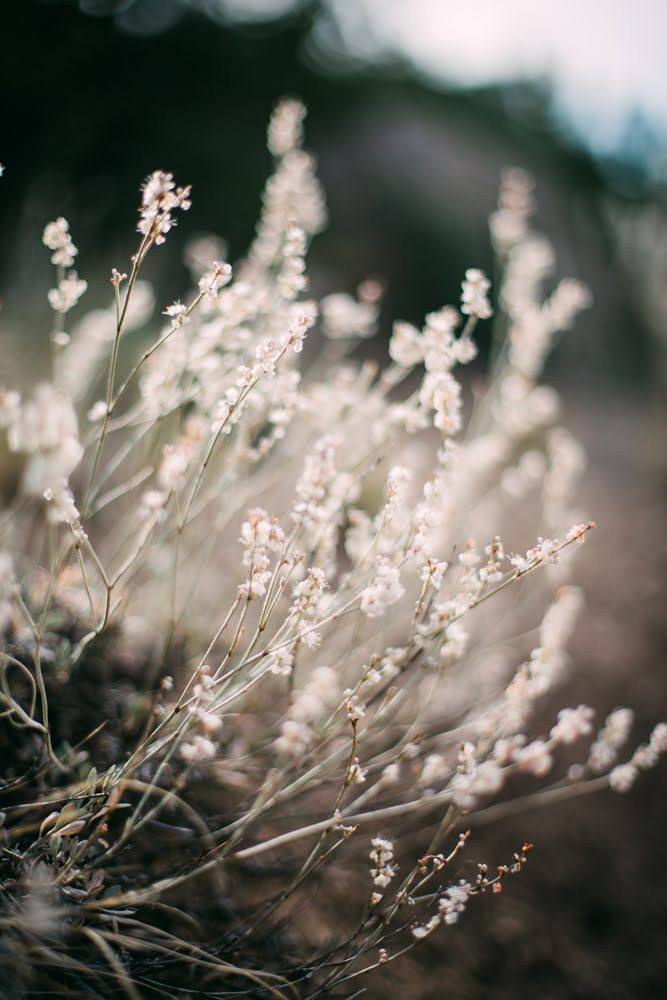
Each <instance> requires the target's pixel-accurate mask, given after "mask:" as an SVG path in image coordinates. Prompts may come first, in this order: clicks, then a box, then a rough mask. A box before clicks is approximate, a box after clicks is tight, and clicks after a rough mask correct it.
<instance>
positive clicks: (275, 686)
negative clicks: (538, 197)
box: [0, 101, 667, 998]
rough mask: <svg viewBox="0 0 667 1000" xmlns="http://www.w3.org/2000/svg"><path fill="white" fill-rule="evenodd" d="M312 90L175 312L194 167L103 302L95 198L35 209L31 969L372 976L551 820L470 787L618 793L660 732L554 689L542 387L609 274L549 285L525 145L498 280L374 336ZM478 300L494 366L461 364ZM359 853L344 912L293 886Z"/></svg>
mask: <svg viewBox="0 0 667 1000" xmlns="http://www.w3.org/2000/svg"><path fill="white" fill-rule="evenodd" d="M304 114H305V113H304V109H303V108H302V107H301V105H300V104H298V103H296V102H294V101H284V102H282V103H281V104H280V105H279V106H278V108H277V110H276V111H275V113H274V115H273V117H272V119H271V123H270V126H269V149H270V151H271V153H272V154H273V156H274V158H275V172H274V173H273V175H272V176H271V178H270V180H269V181H268V183H267V185H266V188H265V191H264V197H263V207H262V213H261V217H260V221H259V224H258V227H257V232H256V236H255V239H254V241H253V243H252V246H251V247H250V250H249V252H248V254H247V256H246V258H245V260H243V261H242V262H240V263H239V264H237V265H235V267H234V269H233V270H232V267H231V266H230V265H229V264H228V263H226V262H224V261H222V260H215V259H211V258H212V257H213V256H214V255H215V253H216V248H217V247H218V246H219V242H218V241H217V240H215V239H214V238H213V237H207V238H202V239H199V240H196V241H193V242H191V243H190V244H188V247H187V253H186V260H187V262H188V264H189V266H190V268H191V271H192V273H193V284H194V291H193V292H192V293H191V294H190V295H189V296H188V297H187V298H186V299H185V301H183V302H182V301H180V300H177V301H174V302H173V303H172V304H170V305H166V306H165V308H164V309H163V310H162V317H163V318H164V320H163V322H161V323H160V325H159V327H155V326H154V324H153V323H152V321H151V315H152V311H153V292H152V290H151V288H150V286H149V285H148V284H147V283H146V282H145V281H144V280H143V278H142V276H141V275H142V267H143V264H144V261H145V260H146V257H147V255H148V254H149V253H153V252H154V251H155V248H156V247H158V246H159V245H160V244H161V243H163V242H164V241H165V239H166V238H167V236H168V234H169V233H170V231H171V229H172V228H173V227H174V226H175V225H176V223H177V222H178V221H181V218H182V213H183V212H185V211H186V210H187V209H188V208H189V206H190V189H189V187H176V185H175V182H174V179H173V177H172V176H171V174H168V173H163V172H159V171H158V172H155V173H154V174H152V175H151V176H150V177H149V178H148V179H147V181H146V182H145V184H144V186H143V189H142V196H141V204H140V208H139V222H138V226H137V229H138V232H139V234H140V239H139V243H138V247H137V250H136V252H135V253H134V255H133V256H132V257H131V259H130V261H129V264H128V265H127V272H126V273H125V272H121V271H118V270H117V269H115V268H114V269H113V271H112V274H111V286H112V291H113V303H112V305H111V306H110V307H109V308H108V309H98V310H95V311H93V312H91V313H88V314H87V315H85V316H84V317H83V318H82V319H79V320H78V321H77V320H75V319H74V318H73V317H74V313H73V310H74V309H75V307H77V305H78V303H79V302H80V300H81V297H82V296H83V295H84V294H85V292H86V288H87V286H86V282H85V281H84V280H82V279H81V278H79V277H78V275H77V273H76V272H75V271H74V270H73V265H74V262H75V259H76V257H77V249H76V246H75V245H74V242H73V237H72V234H71V232H70V228H69V225H68V223H67V222H66V220H65V219H62V218H60V219H57V220H56V221H55V222H51V223H49V224H48V225H46V227H45V230H44V244H45V246H46V247H47V248H48V249H49V250H50V251H52V256H51V261H52V263H53V265H54V267H55V269H56V274H55V282H54V288H53V289H52V290H51V291H49V292H48V302H49V304H50V306H51V309H52V310H53V332H52V335H51V338H50V341H51V356H52V358H51V360H52V378H51V380H50V381H49V382H48V383H43V384H39V385H37V386H35V387H34V388H33V389H31V390H28V391H27V392H26V394H25V395H20V394H19V393H18V392H17V391H15V390H14V389H9V388H6V389H2V390H0V427H1V428H2V429H3V430H2V433H3V434H4V435H6V443H7V448H8V449H9V452H10V453H12V454H13V455H15V456H16V459H17V461H19V462H20V485H19V487H18V488H17V491H16V496H15V497H14V498H13V499H12V500H11V502H10V503H9V505H8V506H7V509H6V510H5V511H4V513H3V515H2V521H1V525H0V530H1V532H2V534H1V535H0V633H1V636H2V652H1V654H0V708H1V709H2V712H1V720H0V724H1V727H2V728H1V729H0V749H1V750H2V766H3V784H2V786H0V794H1V795H2V809H3V812H2V824H1V829H0V835H1V837H2V847H3V851H2V856H1V858H0V877H1V881H0V907H1V908H0V926H2V929H3V936H2V944H0V956H1V959H2V963H3V965H5V966H6V967H7V968H8V969H9V970H10V975H11V976H12V977H13V979H14V981H15V982H16V983H17V991H18V992H20V991H21V990H24V991H25V992H26V994H29V995H31V996H38V995H46V993H47V992H52V990H53V989H54V988H56V989H58V990H59V991H63V994H65V993H70V994H71V995H73V996H74V995H76V996H79V995H86V996H92V995H96V996H115V995H118V994H119V991H120V992H121V993H123V994H125V995H127V996H129V997H132V998H136V997H140V996H144V995H146V996H148V995H152V993H153V992H158V993H159V992H166V995H171V993H170V990H171V989H177V990H179V991H182V990H186V991H187V992H188V995H207V996H228V995H236V993H237V992H238V991H245V992H250V993H251V994H253V995H257V996H268V995H274V996H289V995H307V996H320V995H324V994H326V993H329V992H331V991H334V990H336V991H339V990H340V989H344V990H345V991H346V995H348V994H347V991H348V990H350V989H351V990H352V991H354V990H356V988H357V983H358V980H359V977H361V976H362V975H363V974H365V973H367V972H369V971H370V970H372V969H374V968H375V967H376V966H377V965H379V964H385V963H387V962H390V961H392V960H393V959H394V958H396V957H397V956H399V955H401V954H403V953H404V952H405V951H406V950H408V949H409V948H412V947H415V946H417V945H418V943H419V941H420V940H421V939H423V938H424V937H426V936H427V935H428V934H431V933H433V932H435V931H436V929H437V931H438V933H444V932H445V931H446V930H447V927H448V926H449V925H452V924H455V923H456V922H457V921H459V919H460V918H461V915H462V914H463V913H464V911H465V910H466V907H468V906H469V905H473V902H474V897H477V896H479V895H484V894H486V893H489V894H493V893H497V892H500V891H501V889H502V887H503V883H504V882H505V880H506V879H507V878H508V877H509V876H510V875H512V874H515V873H518V872H519V871H520V870H521V869H522V867H523V866H524V864H525V863H526V861H527V858H528V855H529V853H530V850H531V846H532V845H529V844H524V845H523V846H522V847H520V848H519V849H518V850H517V852H516V853H515V854H514V856H513V857H512V858H510V859H506V863H505V862H503V863H501V864H498V863H497V862H498V859H496V861H495V863H494V865H493V867H492V868H489V867H487V865H486V864H484V863H480V864H476V865H473V870H472V872H470V871H469V870H468V869H469V867H470V864H471V862H468V861H466V860H465V859H466V856H467V854H468V853H469V852H470V847H469V845H468V840H469V837H470V833H471V831H474V828H475V825H476V823H477V822H478V821H479V820H480V818H482V817H483V818H484V819H489V818H492V817H494V816H496V815H498V816H500V815H505V814H506V813H514V812H520V811H521V809H522V808H524V807H529V806H530V807H532V806H536V805H542V804H546V803H549V802H558V801H560V800H561V799H564V798H567V797H568V796H571V795H580V794H583V793H586V792H592V791H595V790H598V789H602V788H605V787H611V788H612V789H613V790H615V791H617V792H627V791H628V790H629V789H630V788H631V787H632V785H633V783H634V781H635V779H636V777H637V775H638V773H639V771H641V770H643V769H646V768H649V767H652V766H653V765H654V764H655V763H656V761H657V758H658V756H659V754H661V753H662V752H664V751H665V750H666V749H667V726H665V725H664V724H662V725H658V726H657V727H656V728H655V729H654V730H653V733H652V734H651V736H650V738H649V741H648V743H647V744H645V745H642V746H640V747H639V748H638V749H636V750H634V752H632V753H630V752H628V751H627V750H625V745H626V743H627V741H628V739H629V737H630V733H631V729H632V724H633V718H632V712H631V710H630V709H628V708H619V709H617V710H616V711H614V712H612V714H611V715H610V716H609V717H608V718H607V720H606V721H605V722H604V723H603V724H602V727H601V728H600V726H599V724H597V725H596V723H595V719H594V712H593V709H591V708H589V707H588V706H585V705H579V706H576V707H566V708H563V709H562V710H561V711H560V712H559V713H558V716H557V718H556V719H555V720H554V721H553V725H552V726H551V727H550V728H549V727H547V730H546V731H539V730H537V729H536V726H535V723H534V722H533V721H532V716H533V710H534V708H535V706H536V705H537V704H538V703H539V702H540V700H541V699H544V697H545V695H546V694H547V693H549V692H551V691H553V690H554V688H556V687H557V686H559V685H562V684H563V683H564V682H565V681H566V680H567V675H568V669H569V661H568V656H567V653H566V645H567V641H568V639H569V636H570V634H571V632H572V630H573V628H574V625H575V620H576V618H577V615H578V613H579V610H580V607H581V595H580V593H579V591H578V589H577V588H576V587H574V586H572V585H571V584H569V583H568V582H567V581H568V574H569V572H570V569H571V564H572V557H573V555H574V553H575V551H576V550H578V549H579V547H580V546H581V544H582V543H583V542H584V541H585V539H586V536H587V534H588V532H589V531H590V530H591V529H592V527H593V524H592V523H591V522H590V521H588V520H587V518H586V517H584V516H582V514H581V513H580V512H578V511H577V510H576V508H575V507H574V502H575V501H574V494H575V489H576V484H577V479H578V477H579V475H580V473H581V471H582V469H583V465H584V456H583V453H582V450H581V448H580V446H579V445H578V444H577V442H576V441H575V440H574V439H573V438H572V437H571V436H570V435H569V433H568V432H567V431H566V430H565V429H564V428H563V427H561V426H560V425H559V404H558V398H557V396H556V393H555V392H554V391H553V390H552V389H550V388H547V387H545V386H541V385H539V384H538V378H539V374H540V371H541V369H542V366H543V363H544V360H545V357H546V355H547V353H548V351H549V349H550V347H551V345H552V343H553V341H554V338H555V337H556V335H557V334H558V333H559V332H560V331H563V330H566V329H568V328H569V327H570V326H571V325H572V323H573V321H574V319H575V317H576V315H577V313H578V312H579V311H580V310H581V309H582V308H584V307H585V306H587V305H588V304H589V297H588V293H587V292H586V290H585V289H584V288H583V286H582V285H580V284H579V283H578V282H577V281H574V280H571V279H566V280H563V281H561V282H560V283H559V284H557V285H556V287H555V288H554V290H553V291H551V293H550V294H549V295H547V296H545V294H544V293H543V291H542V289H543V286H544V284H545V281H546V279H547V277H548V276H549V275H550V274H551V272H552V271H553V268H554V255H553V250H552V247H551V245H550V244H549V243H548V241H547V240H546V239H545V238H544V237H542V236H541V235H539V234H538V233H536V232H535V231H534V229H533V228H532V217H533V213H534V203H533V194H532V185H531V182H530V179H529V178H528V176H527V175H525V174H524V173H523V172H522V171H519V170H511V171H507V172H506V173H505V174H504V175H503V179H502V185H501V190H500V201H499V207H498V209H497V211H495V212H494V213H493V215H492V217H491V238H492V242H493V246H494V249H495V251H496V256H497V262H498V271H499V273H500V274H501V276H502V277H501V283H500V291H499V294H498V304H497V306H496V315H495V316H494V308H493V307H492V301H491V287H490V282H489V280H488V278H487V277H486V276H485V274H484V273H482V272H481V271H480V270H478V269H475V268H471V269H469V270H468V271H467V272H466V274H465V276H464V279H463V282H462V291H461V303H460V307H458V308H457V307H454V306H451V305H445V306H444V307H443V308H442V309H439V310H438V311H436V312H432V313H430V314H429V315H428V316H427V317H426V319H425V322H424V324H423V326H422V328H421V329H419V328H417V327H416V326H413V325H412V324H410V323H407V322H402V321H399V322H396V323H395V324H394V328H393V333H392V336H391V340H390V343H389V354H390V357H391V360H390V362H388V363H376V362H374V361H368V360H366V361H363V360H358V359H356V358H355V357H354V356H353V354H352V350H353V348H354V347H355V345H356V344H357V343H358V341H359V340H360V339H363V338H369V337H371V336H372V335H373V333H374V332H375V328H376V325H377V322H378V315H379V310H380V307H381V298H382V289H381V287H380V285H379V284H378V283H377V282H376V281H371V280H367V281H365V282H363V283H362V284H361V285H360V286H359V288H358V290H357V293H356V295H355V296H352V295H349V294H345V293H336V294H332V295H328V296H326V297H325V298H324V299H323V300H322V301H321V302H320V303H317V302H315V301H313V300H311V299H308V298H305V293H306V290H307V278H306V269H305V255H306V252H307V249H308V244H309V241H310V239H311V237H313V236H314V235H315V234H316V233H317V232H318V231H320V230H321V229H322V227H323V226H324V223H325V206H324V199H323V196H322V193H321V191H320V188H319V185H318V182H317V179H316V176H315V173H314V162H313V159H312V158H311V157H310V155H309V154H307V153H306V152H304V151H303V149H302V148H301V141H302V123H303V119H304ZM487 321H492V322H493V324H494V327H493V348H492V356H491V361H490V374H489V377H488V378H484V379H482V377H481V375H479V374H478V375H477V381H476V384H475V385H474V386H473V383H472V382H471V381H470V380H465V381H464V382H463V383H462V382H461V381H459V379H458V378H457V377H456V375H455V374H454V372H455V370H456V369H457V368H458V367H459V366H465V365H468V364H470V363H471V362H473V361H474V360H475V358H476V355H477V348H476V344H475V333H476V329H477V326H478V323H480V322H487ZM307 336H308V341H309V343H307V344H306V343H305V342H306V338H307ZM310 341H312V342H313V343H312V346H311V344H310ZM100 379H101V380H102V381H101V382H100ZM471 386H473V388H474V391H473V392H471V391H470V389H471ZM510 546H511V548H510ZM524 578H526V579H524ZM528 578H530V579H528ZM545 605H546V611H544V612H543V614H542V617H541V623H540V613H539V611H538V608H539V607H542V608H544V606H545ZM526 637H528V640H529V642H528V645H526ZM531 647H532V651H531ZM582 743H583V744H584V747H585V749H583V750H580V751H579V753H578V761H579V762H578V763H572V762H571V761H572V755H571V751H570V752H569V754H568V755H567V766H566V765H561V766H560V767H559V760H560V758H561V756H562V755H561V749H560V748H561V747H563V746H569V745H570V744H577V745H578V746H580V745H581V744H582ZM586 748H587V749H586ZM554 771H555V773H556V775H557V776H556V777H552V774H553V772H554ZM500 860H501V861H502V859H500ZM359 864H362V865H365V868H366V871H365V875H364V880H363V882H364V884H363V885H362V888H361V890H357V893H356V900H355V898H354V892H353V893H352V894H351V897H350V900H349V909H350V912H348V913H345V914H342V915H341V920H340V924H339V926H338V927H337V928H336V931H337V935H336V936H330V935H328V934H324V933H322V934H321V935H319V936H318V935H317V934H316V933H312V931H310V932H309V928H308V927H307V926H306V922H305V921H304V920H303V919H302V917H301V915H300V912H299V908H298V907H297V906H295V903H297V902H301V903H303V902H304V901H305V900H307V899H308V898H309V895H311V894H312V892H313V887H315V886H321V885H323V886H324V887H325V891H326V886H327V883H326V882H325V881H323V879H324V877H325V873H326V872H327V871H329V870H334V871H336V872H337V873H338V874H339V875H341V877H343V875H344V873H345V872H346V871H348V870H349V871H352V870H354V868H355V866H358V865H359ZM466 866H467V868H466ZM466 871H467V874H465V873H466ZM355 908H356V909H355ZM353 909H354V912H352V911H353ZM191 990H194V993H191V992H190V991H191Z"/></svg>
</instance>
